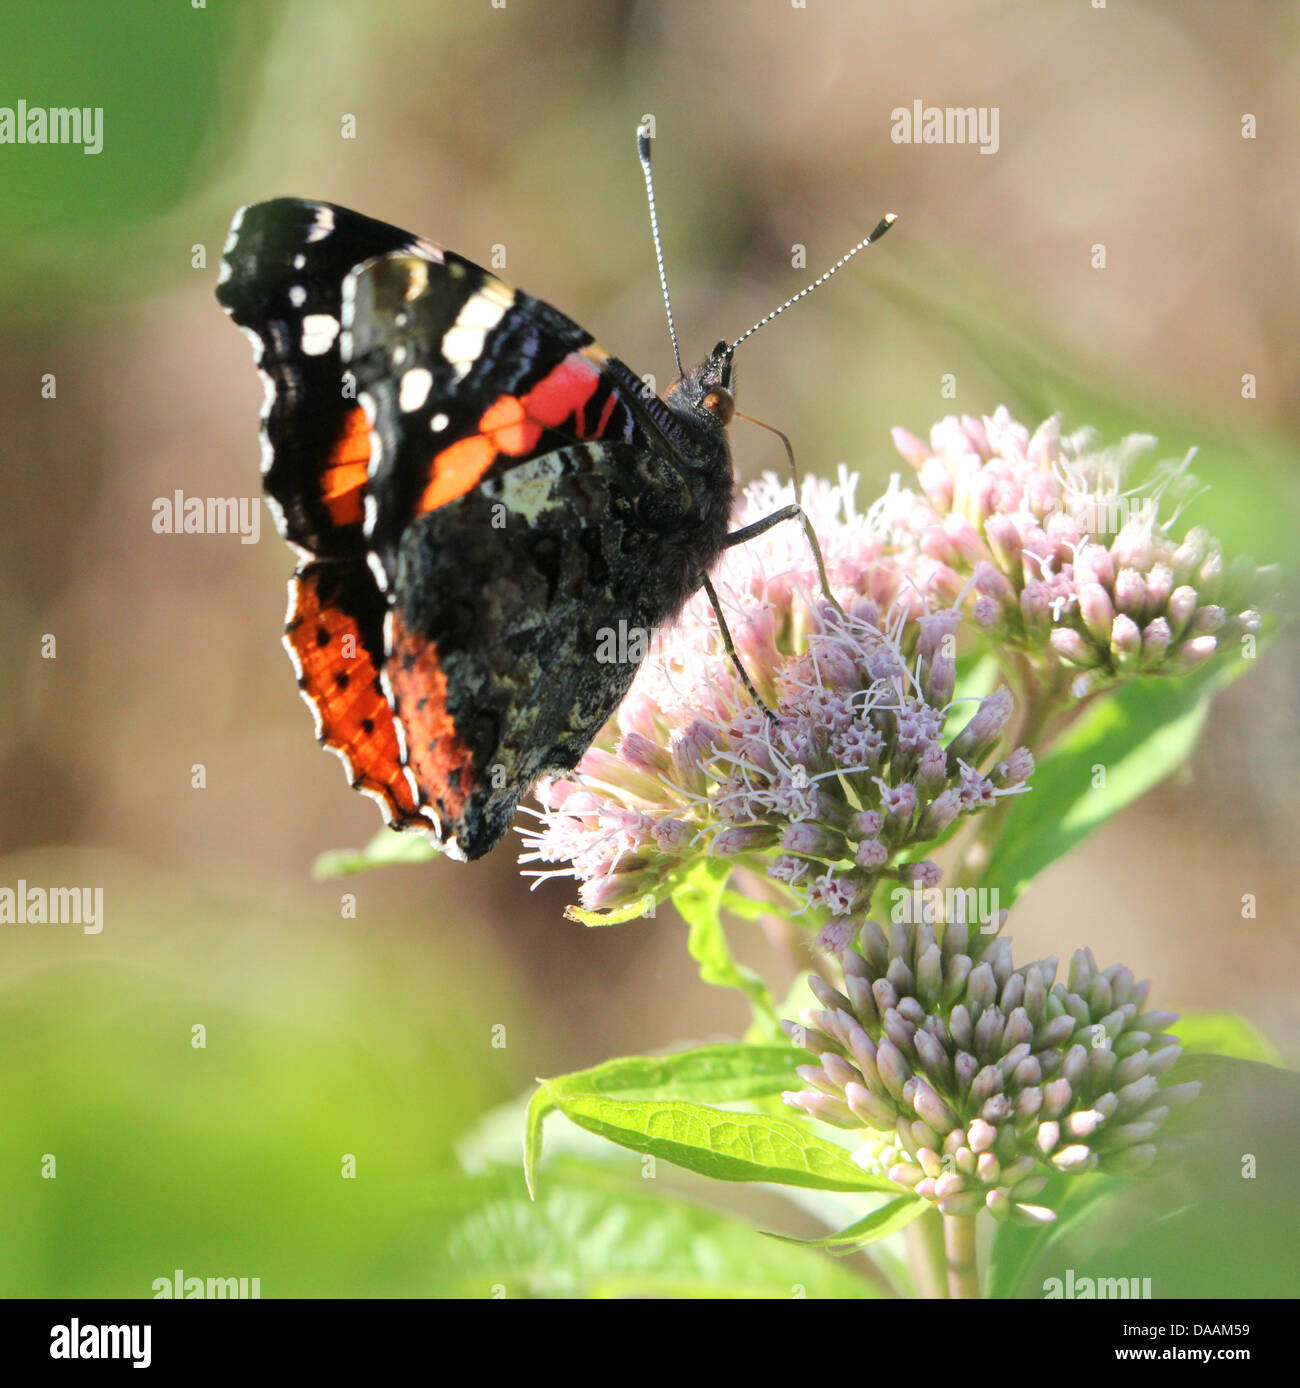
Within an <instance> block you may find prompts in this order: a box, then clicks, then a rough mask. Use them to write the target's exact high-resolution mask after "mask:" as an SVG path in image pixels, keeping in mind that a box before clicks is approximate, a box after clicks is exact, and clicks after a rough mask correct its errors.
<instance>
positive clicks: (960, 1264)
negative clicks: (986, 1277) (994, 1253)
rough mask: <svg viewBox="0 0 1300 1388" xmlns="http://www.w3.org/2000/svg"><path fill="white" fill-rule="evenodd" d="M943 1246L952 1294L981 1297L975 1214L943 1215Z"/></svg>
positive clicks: (966, 1297)
mask: <svg viewBox="0 0 1300 1388" xmlns="http://www.w3.org/2000/svg"><path fill="white" fill-rule="evenodd" d="M940 1217H941V1218H942V1220H943V1247H944V1253H945V1255H946V1257H947V1261H948V1295H949V1296H950V1297H952V1298H953V1299H954V1300H956V1299H957V1298H962V1299H964V1300H973V1299H975V1300H977V1299H978V1298H979V1294H980V1278H979V1269H978V1267H976V1265H975V1216H974V1215H942V1216H940Z"/></svg>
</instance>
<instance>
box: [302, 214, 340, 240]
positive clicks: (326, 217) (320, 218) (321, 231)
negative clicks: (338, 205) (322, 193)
mask: <svg viewBox="0 0 1300 1388" xmlns="http://www.w3.org/2000/svg"><path fill="white" fill-rule="evenodd" d="M333 230H334V209H333V208H332V207H318V208H317V209H316V220H315V221H314V222H313V223H312V225H311V230H310V231H309V232H308V233H307V243H308V245H310V244H311V243H312V242H313V241H323V240H324V239H325V238H326V237H327V236H328V235H329V234H330V232H331V231H333Z"/></svg>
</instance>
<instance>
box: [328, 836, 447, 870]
mask: <svg viewBox="0 0 1300 1388" xmlns="http://www.w3.org/2000/svg"><path fill="white" fill-rule="evenodd" d="M443 853H444V850H443V849H442V848H440V847H439V846H438V845H437V844H436V843H434V842H432V841H431V840H430V839H427V838H425V836H424V835H423V834H416V833H398V832H396V831H395V830H393V829H381V830H380V831H379V832H378V833H377V834H376V835H375V837H374V838H373V839H371V840H370V842H369V843H368V844H366V846H365V847H364V848H334V849H331V850H330V851H329V852H328V853H322V854H321V855H320V857H319V858H317V859H316V861H315V862H314V863H313V864H312V869H311V875H312V876H313V877H314V878H316V879H317V880H318V881H320V880H322V879H324V878H329V877H350V876H352V875H353V874H354V873H358V872H367V871H369V869H370V868H377V867H393V866H395V865H399V864H404V863H427V862H430V861H431V860H432V859H434V858H441V857H442V856H443Z"/></svg>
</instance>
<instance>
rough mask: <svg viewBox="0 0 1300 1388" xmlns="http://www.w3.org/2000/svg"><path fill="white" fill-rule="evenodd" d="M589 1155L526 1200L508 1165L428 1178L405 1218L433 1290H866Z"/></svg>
mask: <svg viewBox="0 0 1300 1388" xmlns="http://www.w3.org/2000/svg"><path fill="white" fill-rule="evenodd" d="M661 1185H662V1183H661V1182H651V1181H644V1180H641V1179H639V1178H638V1177H632V1178H629V1177H627V1176H624V1175H621V1174H618V1173H615V1172H612V1171H610V1170H609V1169H608V1168H604V1167H601V1166H599V1165H596V1164H594V1163H588V1162H580V1161H577V1160H574V1159H564V1160H561V1161H557V1162H556V1163H555V1164H554V1169H553V1170H551V1171H550V1172H548V1180H547V1182H546V1187H545V1189H544V1191H543V1192H542V1193H541V1194H540V1195H539V1197H538V1199H537V1200H536V1202H531V1201H530V1200H529V1199H528V1196H527V1195H526V1194H525V1192H524V1188H523V1183H522V1182H521V1181H520V1179H519V1171H518V1168H517V1167H516V1168H510V1169H502V1168H495V1169H490V1170H489V1171H488V1172H486V1173H484V1174H482V1175H479V1176H475V1177H459V1178H455V1179H446V1180H443V1181H439V1182H438V1183H437V1184H435V1185H434V1187H433V1188H432V1191H431V1197H430V1201H429V1205H428V1207H427V1209H426V1210H425V1211H418V1210H417V1212H416V1215H415V1223H416V1228H417V1229H418V1231H419V1233H420V1236H421V1242H422V1244H423V1246H424V1248H425V1249H426V1250H427V1273H426V1276H427V1282H426V1284H425V1285H424V1286H422V1287H418V1288H416V1289H415V1290H414V1294H416V1295H427V1296H439V1297H471V1298H472V1297H481V1298H487V1297H492V1296H501V1295H504V1296H506V1297H507V1298H515V1297H588V1298H594V1297H614V1296H625V1297H643V1298H644V1297H696V1298H716V1297H728V1298H733V1297H735V1298H738V1297H745V1298H751V1297H753V1298H757V1297H772V1298H784V1299H790V1298H794V1297H808V1298H810V1299H811V1298H816V1299H819V1300H825V1299H832V1298H875V1297H879V1296H881V1295H883V1294H884V1293H883V1287H882V1286H881V1285H880V1284H878V1283H876V1282H873V1281H870V1280H868V1279H867V1278H866V1277H864V1276H863V1275H862V1274H861V1273H860V1272H858V1271H855V1270H854V1268H853V1267H852V1265H849V1264H844V1263H840V1262H837V1261H835V1260H833V1259H831V1258H828V1257H826V1255H825V1254H824V1253H821V1252H819V1251H818V1250H816V1249H811V1248H799V1247H791V1246H790V1245H785V1244H780V1243H777V1242H775V1241H774V1240H772V1239H769V1238H765V1237H764V1236H763V1235H762V1234H760V1233H758V1232H757V1231H756V1230H755V1229H753V1228H752V1227H751V1226H750V1224H749V1223H748V1222H747V1221H744V1220H741V1219H737V1218H733V1217H732V1216H730V1215H726V1214H721V1213H719V1212H718V1211H716V1210H711V1209H706V1208H704V1207H703V1206H700V1205H696V1204H693V1203H692V1202H690V1201H689V1200H685V1199H682V1198H681V1197H680V1196H679V1195H677V1194H674V1193H671V1192H668V1191H665V1190H663V1189H662V1188H661Z"/></svg>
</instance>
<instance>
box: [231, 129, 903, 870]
mask: <svg viewBox="0 0 1300 1388" xmlns="http://www.w3.org/2000/svg"><path fill="white" fill-rule="evenodd" d="M638 148H639V153H640V157H641V162H642V167H643V169H644V171H645V177H646V187H647V191H648V194H649V198H650V213H651V223H652V228H653V230H654V237H655V252H656V257H657V260H658V265H659V273H660V279H661V282H662V283H663V288H664V298H665V303H667V300H668V288H667V280H666V278H665V276H664V270H663V256H662V252H661V250H660V244H659V234H658V225H657V219H656V217H655V209H654V189H653V183H652V181H651V178H650V160H649V151H650V141H649V132H648V130H647V129H646V128H645V127H642V129H641V130H639V131H638ZM892 221H893V217H892V216H890V217H888V218H886V219H885V220H884V221H882V222H881V223H880V225H879V226H877V227H876V229H875V231H873V233H872V235H871V236H869V237H868V238H866V240H865V241H863V242H861V243H859V245H858V246H857V247H855V248H854V249H853V250H852V251H850V252H849V254H848V255H846V256H845V257H843V259H842V260H841V261H840V262H839V263H838V264H837V265H836V266H834V267H833V268H832V269H831V270H830V271H828V272H827V275H823V276H822V277H821V278H822V279H825V278H827V277H828V275H829V274H833V273H834V271H835V270H837V269H838V268H839V266H840V265H842V264H843V263H844V261H845V260H847V259H849V257H850V256H852V255H854V254H856V252H857V251H858V250H860V249H861V248H862V247H863V246H865V245H867V244H869V243H870V242H871V241H872V240H874V239H875V238H876V237H878V236H880V235H881V234H882V233H883V232H884V231H885V230H886V229H887V228H888V226H889V224H890V223H891V222H892ZM820 282H821V280H818V281H816V282H815V283H820ZM814 287H815V285H810V286H809V289H808V290H805V291H803V293H804V294H806V293H808V292H809V290H811V289H812V288H814ZM802 297H803V294H799V295H796V296H795V299H792V300H789V301H788V302H787V303H786V304H784V305H782V307H781V308H780V309H777V310H776V311H775V312H774V313H771V314H768V315H767V316H766V317H765V318H763V319H761V320H760V321H759V322H758V323H756V324H755V325H754V327H753V328H751V329H750V332H754V331H756V330H757V328H759V327H761V326H762V325H763V323H766V322H768V321H769V320H770V319H771V318H773V317H775V316H776V314H777V313H780V312H783V311H784V309H785V308H787V307H789V304H790V303H793V302H795V301H796V299H799V298H802ZM217 298H218V300H219V301H220V302H221V304H222V306H223V307H224V308H225V309H226V311H227V312H228V313H229V314H230V316H231V317H232V318H233V319H234V320H235V322H236V323H237V324H238V325H239V326H240V327H241V328H242V329H244V331H245V332H246V333H247V334H248V335H249V337H250V338H251V339H252V341H253V345H254V351H255V354H256V358H257V364H258V367H259V370H260V373H261V375H262V378H263V382H264V384H265V387H266V402H265V406H264V408H263V411H262V420H263V428H262V437H263V461H262V474H263V485H264V487H265V490H266V494H267V497H268V499H269V502H270V504H271V507H272V509H273V511H274V512H275V514H276V519H277V523H278V526H279V529H280V532H281V534H282V535H284V537H285V538H286V539H287V540H288V541H289V542H290V543H291V544H292V545H293V546H294V547H295V548H296V549H297V550H298V551H299V552H300V553H301V555H302V562H301V564H300V565H299V568H298V570H297V572H296V573H295V574H294V577H293V579H292V580H291V582H290V585H289V609H288V614H287V622H286V627H285V637H284V640H285V645H286V647H287V649H288V651H289V654H290V657H291V658H292V660H293V662H294V666H295V668H296V669H297V671H298V684H299V687H300V689H301V690H302V693H303V696H304V697H305V698H306V700H307V702H308V703H309V704H310V705H311V707H312V709H313V712H314V714H315V717H316V725H317V735H318V737H319V739H320V741H321V742H323V743H324V744H325V745H326V746H327V747H329V748H330V749H331V750H333V751H334V752H336V753H337V754H338V755H339V756H340V758H341V759H342V760H343V763H344V765H345V766H346V767H347V769H348V772H349V774H350V776H351V780H352V784H353V786H354V787H356V788H357V789H358V790H361V791H364V792H365V793H366V794H368V795H370V796H372V797H373V798H374V799H375V800H377V801H378V802H379V805H380V808H381V809H382V810H383V812H384V817H385V819H386V820H387V821H388V823H390V824H391V825H393V827H395V828H398V829H411V828H417V829H422V830H424V831H426V832H429V833H431V834H435V835H436V836H437V837H438V838H439V839H440V840H441V841H442V842H443V843H444V844H445V845H446V846H447V848H448V851H449V852H451V853H453V854H454V855H455V856H464V857H466V858H478V857H481V856H482V855H483V854H484V853H486V852H487V851H488V850H489V849H490V848H492V846H493V845H494V844H496V843H497V842H498V841H499V840H500V838H501V837H502V836H503V835H504V834H505V832H506V830H507V829H508V827H509V825H510V821H511V819H512V817H513V814H514V810H515V807H516V805H517V804H518V802H519V800H520V799H521V798H522V796H523V795H524V794H526V793H527V791H528V790H529V789H530V787H531V786H532V785H533V783H534V782H535V781H536V780H537V778H538V777H539V776H541V775H543V774H544V773H547V772H555V771H564V770H569V769H571V768H572V767H573V766H575V765H576V764H577V762H578V761H579V759H580V758H581V756H582V754H583V753H584V752H585V751H586V749H587V747H588V746H589V745H590V743H591V741H592V739H593V738H594V737H595V736H596V733H597V732H598V731H599V730H600V728H601V726H602V725H603V724H604V723H605V721H606V720H607V719H608V718H609V717H610V715H611V714H612V713H613V711H614V710H615V709H616V708H617V707H618V704H619V702H620V701H621V700H622V698H623V695H624V694H625V693H626V691H627V688H628V685H629V684H630V683H631V681H632V677H633V675H634V674H635V673H636V668H637V667H636V663H634V662H631V661H628V662H623V663H602V662H600V661H598V660H597V658H596V651H597V647H598V642H599V635H598V634H599V633H600V632H601V631H602V629H605V630H609V629H613V630H635V629H643V630H651V629H653V628H655V627H660V626H663V625H665V624H666V623H668V622H670V621H672V619H673V618H674V617H675V616H676V615H677V613H678V612H679V611H680V609H681V607H682V605H683V604H684V603H685V601H686V599H687V598H688V597H689V596H690V595H691V594H692V593H693V592H694V591H695V590H696V589H697V588H699V587H700V586H701V584H704V585H705V586H706V587H708V588H709V592H710V596H713V594H712V589H711V587H709V585H708V579H707V573H708V570H709V569H710V568H711V566H712V565H713V563H714V562H715V561H716V559H717V558H718V556H719V555H720V554H721V552H722V550H723V549H724V548H726V547H727V546H728V545H731V544H735V543H738V542H740V541H742V540H745V539H748V538H751V537H752V536H753V535H754V534H756V533H759V532H760V531H761V530H764V529H766V528H767V527H768V526H769V525H771V524H775V523H776V521H778V520H782V519H786V518H787V517H788V516H791V515H794V514H796V513H797V514H799V515H802V513H801V512H798V508H790V509H789V510H788V511H783V512H781V513H779V514H777V515H775V516H772V517H770V518H767V519H765V520H764V521H762V522H759V524H758V525H756V526H750V527H748V528H747V529H746V530H744V531H739V532H736V533H734V534H728V530H727V523H728V518H729V516H730V512H731V501H732V471H731V455H730V449H729V447H728V441H727V432H726V431H727V425H728V424H729V423H730V421H731V418H732V415H733V412H734V399H733V395H732V390H733V371H732V354H733V352H734V350H735V347H736V346H737V345H738V343H739V342H740V341H742V340H743V338H738V339H737V340H736V342H734V343H731V344H730V345H728V344H727V343H725V342H720V343H718V345H717V346H716V347H715V348H714V350H713V352H712V353H711V354H710V355H709V356H708V358H707V359H706V360H705V361H703V362H701V363H700V365H698V366H696V367H695V368H693V369H692V370H690V371H686V372H682V371H681V357H680V353H678V351H677V335H676V330H675V328H674V327H673V322H672V308H671V304H669V305H668V316H669V328H670V330H671V331H672V338H673V350H674V354H675V355H676V356H677V365H678V371H679V375H680V379H679V380H678V381H677V383H676V384H675V385H674V386H673V387H672V389H671V390H670V391H668V392H667V394H666V395H665V397H664V398H663V399H660V398H658V397H657V396H655V395H653V394H652V393H651V392H650V391H649V390H648V389H647V388H646V387H645V386H644V384H643V382H642V381H641V379H640V377H638V376H637V375H636V374H635V373H634V372H632V371H631V370H630V369H629V368H628V367H627V366H625V365H624V364H623V363H622V362H621V361H619V360H618V359H617V358H615V357H611V356H609V355H608V354H607V353H606V352H604V351H603V350H602V349H601V348H600V347H598V346H597V345H596V343H595V342H594V340H593V338H592V337H591V334H590V333H588V332H586V331H584V330H583V329H582V328H580V327H579V326H578V325H577V324H576V323H574V322H573V321H572V320H571V319H569V318H566V317H565V316H564V314H562V313H559V312H558V311H557V310H555V309H553V308H552V307H551V306H550V305H549V304H545V303H543V302H542V301H541V300H540V299H534V298H532V297H531V296H530V295H528V294H524V293H522V292H518V291H515V290H513V289H510V288H508V287H507V286H506V285H504V284H502V283H501V281H500V280H498V279H496V278H495V277H493V276H492V275H490V274H489V273H488V272H487V271H486V270H483V269H481V268H480V267H479V266H477V265H475V264H473V263H471V262H470V261H468V260H465V259H463V258H462V257H460V256H458V255H455V254H454V253H453V252H451V251H446V250H442V249H441V248H440V247H438V246H435V245H433V244H431V243H430V242H428V241H423V240H421V239H419V238H418V237H415V236H412V235H410V234H409V233H407V232H404V231H399V230H398V229H397V228H395V227H391V226H388V225H386V224H385V223H383V222H377V221H374V220H372V219H371V218H369V217H364V216H361V215H360V214H359V213H356V212H349V211H347V210H346V209H345V208H341V207H335V206H332V205H330V204H328V203H316V202H303V201H298V200H296V199H290V198H280V199H276V200H275V201H272V202H264V203H258V204H256V205H254V206H251V207H246V208H243V209H242V210H241V211H240V212H238V213H237V214H236V215H235V219H234V222H233V223H232V225H231V230H230V238H229V241H228V242H227V244H226V248H225V254H224V258H223V261H222V266H221V276H220V280H219V283H218V287H217ZM744 336H745V337H748V336H749V333H746V334H744ZM715 607H716V601H715ZM719 617H721V614H720V613H719ZM724 631H725V628H724ZM742 673H743V672H742ZM746 678H747V677H746ZM751 688H752V686H751Z"/></svg>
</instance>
